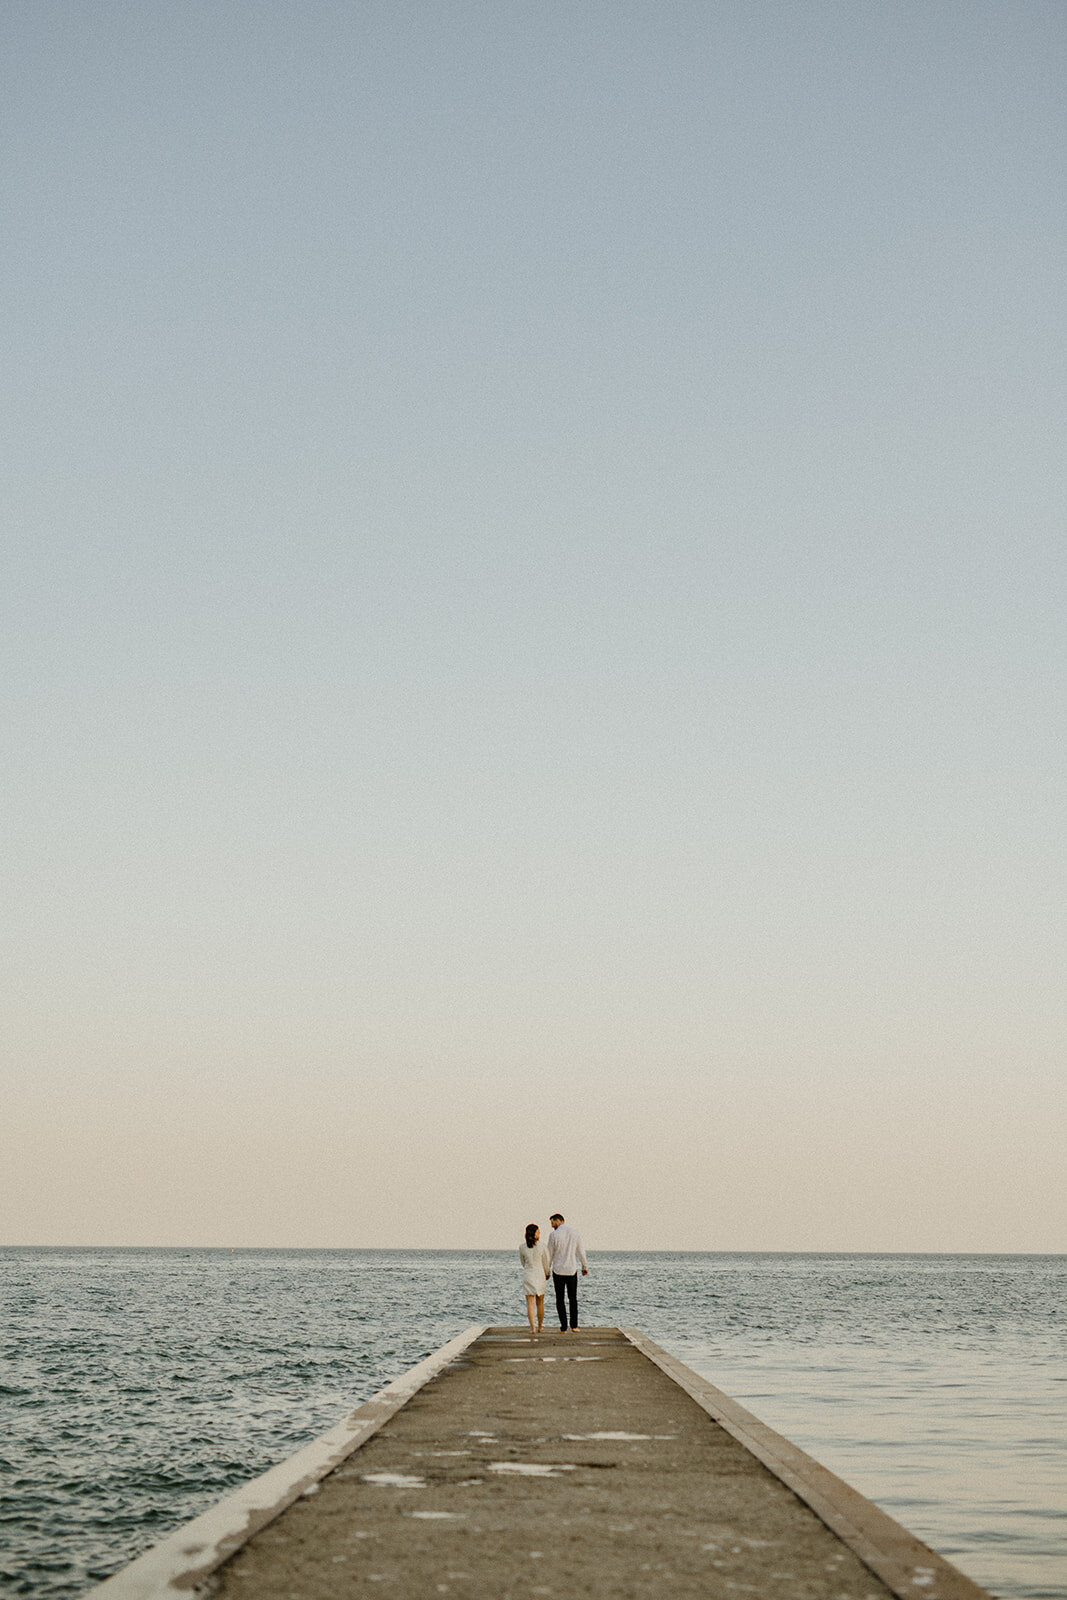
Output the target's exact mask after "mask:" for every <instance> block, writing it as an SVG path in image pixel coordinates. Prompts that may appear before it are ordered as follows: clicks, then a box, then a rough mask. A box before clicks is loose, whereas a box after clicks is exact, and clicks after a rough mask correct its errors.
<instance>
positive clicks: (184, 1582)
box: [100, 1327, 985, 1600]
mask: <svg viewBox="0 0 1067 1600" xmlns="http://www.w3.org/2000/svg"><path fill="white" fill-rule="evenodd" d="M453 1345H454V1347H456V1348H453V1346H449V1347H446V1351H447V1352H449V1354H448V1358H447V1359H446V1360H445V1361H442V1362H440V1363H439V1370H437V1371H436V1372H435V1373H432V1374H431V1376H430V1377H429V1380H428V1381H427V1380H426V1379H425V1378H423V1379H422V1380H421V1385H422V1386H421V1387H416V1388H414V1390H413V1392H410V1393H409V1394H404V1393H402V1392H401V1391H398V1392H397V1395H395V1396H394V1400H393V1401H392V1402H388V1403H385V1404H381V1403H379V1414H378V1415H377V1416H376V1417H375V1418H373V1419H372V1420H373V1429H372V1431H371V1432H369V1434H368V1435H367V1436H366V1437H365V1439H364V1440H363V1441H362V1442H359V1443H358V1444H357V1445H356V1446H355V1447H353V1445H352V1444H351V1441H349V1442H348V1443H347V1444H346V1445H344V1446H343V1447H340V1448H339V1449H338V1450H337V1451H335V1453H338V1454H340V1459H339V1461H338V1463H337V1464H335V1465H332V1467H331V1468H329V1469H325V1475H323V1470H322V1469H320V1468H316V1469H315V1470H314V1471H313V1472H312V1473H311V1475H310V1476H309V1475H308V1473H306V1472H305V1473H304V1476H303V1477H299V1475H298V1476H297V1477H296V1478H294V1477H293V1474H292V1473H290V1479H291V1483H290V1488H289V1490H288V1491H287V1495H288V1500H289V1502H291V1503H288V1504H287V1505H286V1497H285V1496H284V1495H283V1497H282V1500H281V1502H280V1504H281V1505H283V1506H284V1507H285V1508H284V1509H281V1511H280V1514H278V1504H279V1502H277V1501H276V1502H275V1505H274V1506H273V1507H272V1508H270V1509H269V1511H268V1512H267V1513H264V1512H263V1511H262V1509H261V1510H260V1511H258V1512H255V1513H248V1511H247V1506H246V1508H245V1512H243V1513H242V1515H243V1516H247V1526H244V1527H243V1531H241V1532H239V1533H238V1534H237V1535H236V1536H233V1535H232V1533H231V1535H226V1536H224V1537H223V1538H221V1539H220V1540H218V1541H217V1543H216V1546H215V1550H214V1554H212V1550H211V1530H210V1518H211V1516H212V1515H213V1514H212V1513H209V1514H207V1515H206V1516H205V1517H204V1518H200V1519H197V1522H194V1523H191V1524H189V1525H188V1530H186V1543H185V1545H184V1550H185V1557H184V1559H185V1565H186V1568H188V1569H189V1570H187V1571H184V1572H183V1571H180V1570H178V1569H179V1568H180V1566H181V1559H182V1558H181V1548H182V1547H181V1538H182V1530H179V1533H178V1534H177V1535H173V1536H172V1537H171V1539H170V1540H168V1541H166V1542H165V1545H164V1546H161V1547H159V1550H160V1552H166V1551H167V1550H168V1549H170V1551H171V1558H170V1567H169V1569H168V1568H167V1562H166V1560H163V1561H162V1564H160V1563H158V1562H157V1566H156V1568H155V1569H153V1568H152V1559H153V1552H149V1554H148V1556H146V1557H142V1558H141V1561H140V1562H135V1563H134V1564H133V1565H132V1566H131V1567H129V1568H127V1569H126V1572H125V1573H119V1574H118V1575H117V1576H116V1577H115V1578H113V1579H110V1580H109V1581H108V1582H107V1583H106V1584H103V1585H102V1586H101V1591H100V1592H101V1600H103V1597H104V1593H105V1592H106V1591H111V1595H110V1596H109V1597H108V1600H124V1597H127V1600H136V1597H138V1596H148V1595H160V1596H162V1595H164V1594H170V1595H176V1594H179V1593H184V1594H186V1595H189V1593H190V1589H191V1588H192V1587H193V1586H194V1585H195V1589H196V1593H198V1594H209V1595H213V1596H216V1597H218V1600H328V1597H329V1600H336V1597H348V1596H353V1597H355V1596H371V1595H373V1596H375V1600H387V1597H389V1596H394V1597H398V1600H401V1597H403V1600H407V1597H416V1596H417V1597H420V1600H421V1597H423V1596H429V1597H433V1596H437V1595H447V1596H452V1597H453V1600H509V1597H512V1596H514V1597H516V1600H517V1597H519V1596H522V1597H523V1600H526V1597H528V1596H532V1595H553V1596H555V1595H567V1596H588V1597H594V1596H595V1597H598V1600H601V1597H602V1600H607V1597H613V1600H614V1597H620V1600H621V1597H632V1600H637V1597H645V1600H647V1597H652V1596H663V1597H668V1596H669V1597H671V1600H674V1597H686V1596H697V1595H699V1596H701V1597H705V1600H706V1597H722V1600H726V1597H730V1600H737V1597H738V1596H744V1595H758V1596H782V1597H783V1600H784V1597H786V1596H788V1597H789V1600H883V1597H885V1596H888V1595H896V1596H898V1597H913V1596H914V1597H918V1596H920V1595H921V1596H926V1597H929V1600H977V1597H980V1596H983V1595H984V1593H985V1591H983V1590H981V1589H979V1588H978V1587H977V1585H975V1584H973V1583H972V1582H971V1581H970V1580H969V1579H967V1578H965V1577H964V1576H963V1575H962V1574H961V1573H959V1572H957V1571H956V1569H955V1568H953V1567H951V1566H950V1565H949V1564H948V1563H947V1562H945V1561H943V1560H942V1559H941V1558H940V1557H938V1556H935V1555H934V1554H933V1553H932V1552H930V1551H929V1550H927V1548H926V1547H925V1546H924V1545H921V1544H920V1543H919V1542H918V1541H917V1540H916V1539H914V1538H913V1537H912V1536H911V1535H910V1534H908V1533H907V1532H906V1531H905V1530H904V1529H903V1528H901V1527H900V1526H899V1524H897V1523H895V1522H894V1521H893V1520H892V1519H891V1518H889V1517H887V1516H886V1515H885V1514H884V1513H883V1512H881V1511H879V1510H878V1509H877V1508H876V1507H875V1506H873V1505H872V1504H871V1503H870V1502H869V1501H867V1500H865V1499H864V1498H863V1497H862V1496H861V1495H859V1494H857V1493H856V1491H854V1490H851V1489H849V1487H848V1486H847V1485H846V1484H844V1483H842V1482H841V1480H840V1479H837V1478H835V1477H834V1476H833V1474H831V1473H829V1472H827V1471H826V1470H825V1469H824V1468H821V1467H819V1466H818V1465H817V1463H815V1462H814V1461H812V1460H811V1459H810V1457H807V1456H805V1455H804V1453H803V1452H802V1451H800V1450H798V1449H797V1448H796V1447H795V1446H792V1445H790V1444H789V1443H788V1441H786V1440H784V1439H782V1438H781V1437H780V1436H779V1435H777V1434H775V1433H773V1432H772V1430H770V1429H768V1428H765V1427H764V1426H763V1425H762V1424H760V1423H759V1422H758V1421H757V1420H756V1419H755V1418H754V1417H751V1416H750V1415H749V1413H747V1412H745V1411H744V1410H743V1408H741V1407H740V1406H738V1405H737V1404H736V1403H735V1402H732V1401H730V1400H728V1399H727V1397H726V1396H724V1395H721V1394H720V1393H719V1391H718V1390H715V1389H714V1388H713V1387H712V1386H711V1385H710V1384H707V1383H705V1382H704V1380H702V1379H700V1378H699V1377H698V1376H697V1375H696V1374H695V1373H692V1372H690V1370H689V1369H688V1368H686V1367H683V1366H682V1365H681V1364H680V1363H678V1362H675V1361H673V1359H672V1358H671V1357H670V1356H668V1355H667V1354H666V1352H663V1351H660V1350H659V1349H658V1347H657V1346H655V1345H653V1344H652V1343H651V1341H648V1340H647V1339H644V1338H643V1336H641V1335H639V1334H637V1333H636V1331H633V1330H627V1331H626V1332H624V1331H622V1330H620V1329H617V1328H583V1329H581V1330H578V1331H576V1332H573V1333H570V1334H566V1335H561V1334H559V1333H555V1332H552V1333H549V1332H546V1333H544V1334H543V1335H541V1336H540V1337H539V1338H538V1339H537V1340H532V1339H531V1338H530V1337H529V1334H528V1333H524V1332H523V1331H522V1330H521V1329H519V1328H507V1327H494V1328H488V1329H485V1330H471V1335H470V1337H469V1340H463V1339H460V1340H456V1341H454V1342H453ZM442 1354H444V1352H443V1353H442ZM414 1370H415V1371H416V1372H418V1371H419V1369H414ZM388 1393H389V1391H385V1392H383V1394H384V1395H387V1394H388ZM381 1399H382V1397H379V1402H380V1401H381ZM375 1403H376V1402H374V1401H372V1402H370V1403H369V1406H368V1407H364V1408H361V1410H360V1411H357V1412H356V1413H354V1414H353V1418H352V1419H349V1422H350V1425H351V1424H353V1423H355V1421H356V1419H358V1418H359V1417H360V1416H361V1414H362V1413H364V1412H368V1413H369V1409H370V1408H372V1407H373V1406H374V1405H375ZM383 1419H384V1420H383ZM324 1437H325V1438H330V1437H331V1436H324ZM303 1454H306V1452H305V1453H303ZM301 1459H302V1458H301V1457H295V1458H293V1460H294V1463H299V1462H300V1461H301ZM305 1464H306V1463H305ZM284 1465H285V1464H283V1467H284ZM282 1472H283V1469H282V1468H275V1469H274V1474H279V1473H282ZM271 1476H272V1475H271V1474H267V1475H265V1476H264V1478H263V1479H262V1480H259V1481H260V1482H261V1483H264V1484H266V1483H267V1482H268V1480H269V1479H270V1478H271ZM280 1481H281V1480H280V1479H279V1480H278V1481H277V1482H276V1484H275V1488H276V1489H277V1486H278V1482H280ZM294 1495H295V1496H296V1497H295V1498H294V1497H293V1496H294ZM268 1498H269V1496H268ZM238 1499H239V1497H238V1496H235V1497H233V1502H234V1504H236V1503H237V1501H238ZM262 1499H263V1497H262V1496H261V1500H262ZM265 1503H266V1502H265V1501H264V1504H265ZM225 1505H226V1503H224V1506H223V1507H220V1508H218V1510H219V1511H223V1510H224V1508H225ZM813 1506H814V1507H815V1508H816V1509H812V1507H813ZM816 1510H817V1511H818V1514H816ZM222 1520H223V1522H224V1521H225V1520H226V1519H225V1517H224V1518H223V1519H222ZM229 1520H230V1523H231V1526H235V1525H236V1524H235V1522H234V1517H233V1515H232V1514H231V1516H230V1519H229ZM238 1521H240V1518H238ZM201 1525H202V1527H201ZM220 1526H221V1524H220ZM198 1528H200V1529H201V1531H200V1534H199V1536H197V1535H196V1534H195V1533H194V1530H197V1529H198ZM257 1529H258V1531H255V1530H257ZM250 1532H251V1537H249V1533H250ZM189 1535H193V1537H191V1538H190V1537H189ZM175 1551H177V1552H178V1555H177V1566H175ZM231 1551H232V1553H231ZM227 1557H228V1559H227ZM198 1562H200V1563H201V1566H200V1569H199V1570H197V1564H198ZM219 1562H221V1564H219ZM139 1569H141V1571H142V1574H143V1581H141V1582H140V1585H138V1578H137V1574H138V1570H139ZM211 1569H213V1570H211ZM153 1572H154V1576H153Z"/></svg>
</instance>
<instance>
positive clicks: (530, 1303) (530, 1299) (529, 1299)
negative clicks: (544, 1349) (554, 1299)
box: [526, 1294, 545, 1333]
mask: <svg viewBox="0 0 1067 1600" xmlns="http://www.w3.org/2000/svg"><path fill="white" fill-rule="evenodd" d="M538 1309H539V1311H540V1313H541V1317H542V1320H543V1319H544V1315H545V1305H544V1299H543V1298H542V1299H541V1300H539V1301H538ZM526 1315H527V1316H528V1317H529V1319H530V1332H531V1333H536V1332H537V1329H536V1327H535V1326H534V1296H533V1295H532V1294H528V1295H527V1296H526Z"/></svg>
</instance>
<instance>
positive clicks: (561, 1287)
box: [552, 1272, 578, 1333]
mask: <svg viewBox="0 0 1067 1600" xmlns="http://www.w3.org/2000/svg"><path fill="white" fill-rule="evenodd" d="M552 1285H553V1288H554V1289H555V1291H556V1310H557V1312H558V1313H559V1325H560V1327H561V1328H562V1329H563V1331H564V1333H566V1331H567V1307H566V1305H565V1304H564V1301H563V1296H564V1295H566V1296H567V1299H568V1300H569V1301H570V1306H571V1327H572V1328H576V1327H577V1326H578V1274H577V1273H576V1272H568V1273H562V1272H554V1273H553V1274H552Z"/></svg>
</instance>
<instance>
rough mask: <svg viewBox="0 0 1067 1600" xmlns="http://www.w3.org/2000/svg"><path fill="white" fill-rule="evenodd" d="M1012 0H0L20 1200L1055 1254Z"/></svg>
mask: <svg viewBox="0 0 1067 1600" xmlns="http://www.w3.org/2000/svg"><path fill="white" fill-rule="evenodd" d="M1065 68H1067V9H1065V8H1064V6H1063V5H1062V4H1061V3H1060V0H1051V3H1045V0H1025V3H1022V0H1020V3H1012V0H1001V3H991V0H940V3H938V4H937V5H931V4H928V3H927V0H896V3H894V4H892V5H886V4H884V3H882V0H801V3H799V4H798V3H796V0H788V3H774V0H768V3H766V4H760V5H752V4H751V0H702V3H694V0H647V3H646V0H613V3H611V4H607V3H605V0H583V3H581V4H576V3H569V4H565V3H548V4H542V5H538V6H536V7H535V6H526V5H516V4H507V5H505V4H500V3H499V0H497V3H494V4H489V3H479V0H441V3H434V4H428V3H423V4H414V3H408V0H358V3H354V0H300V3H299V4H298V3H296V0H254V3H253V0H228V3H227V4H226V5H224V6H220V5H218V4H217V3H215V0H183V4H181V5H178V6H175V5H172V4H169V3H168V4H163V3H160V0H80V3H74V0H7V3H6V4H5V5H4V7H3V10H2V15H0V157H2V159H0V216H2V218H3V225H2V229H0V290H2V295H3V305H4V313H3V335H2V338H3V354H2V360H0V422H2V428H3V437H4V440H5V444H4V449H3V457H4V461H3V465H2V469H0V485H2V486H0V515H2V523H3V525H4V527H5V528H6V533H5V534H4V539H3V543H4V552H5V553H4V556H3V564H2V565H3V580H2V585H0V590H2V592H0V680H2V681H0V700H2V705H3V728H4V733H3V764H4V770H5V774H6V776H5V780H4V784H3V795H2V802H0V805H2V823H3V837H4V844H3V851H2V855H3V865H2V895H3V903H4V906H5V914H4V918H3V971H4V982H3V985H2V996H0V1049H2V1062H0V1106H2V1109H0V1243H11V1244H130V1245H137V1244H150V1245H218V1246H235V1245H260V1246H309V1247H310V1246H329V1247H344V1246H382V1247H390V1246H391V1247H397V1248H401V1247H413V1246H431V1247H442V1248H443V1247H463V1248H487V1247H500V1248H503V1247H510V1246H511V1245H512V1244H514V1243H517V1240H518V1237H519V1231H520V1229H521V1227H522V1225H523V1224H524V1223H526V1222H527V1221H529V1220H533V1219H535V1218H536V1219H538V1220H539V1221H540V1222H541V1223H542V1225H544V1223H545V1222H546V1220H547V1217H548V1214H549V1212H550V1211H553V1210H557V1209H559V1210H562V1211H563V1212H565V1213H566V1215H567V1217H568V1219H569V1220H571V1221H574V1222H576V1223H577V1224H578V1225H579V1226H580V1228H581V1229H582V1232H583V1234H584V1236H585V1239H586V1242H587V1245H588V1246H589V1247H590V1249H591V1250H595V1249H597V1248H600V1249H608V1248H617V1249H643V1248H662V1249H695V1250H748V1249H752V1250H921V1251H937V1250H961V1251H972V1250H973V1251H1002V1250H1003V1251H1034V1252H1044V1251H1062V1250H1065V1249H1067V1185H1065V1184H1064V1181H1063V1150H1064V1147H1065V1142H1067V1074H1065V1071H1064V1053H1063V1043H1064V1039H1063V1034H1064V1026H1063V1024H1064V1008H1063V954H1064V943H1063V923H1062V918H1061V908H1062V902H1063V888H1064V884H1063V871H1062V862H1063V857H1062V818H1063V808H1064V799H1065V782H1064V779H1065V760H1064V746H1063V740H1062V728H1063V704H1064V701H1063V687H1064V671H1063V668H1064V651H1063V630H1062V618H1063V599H1064V583H1063V579H1064V568H1063V537H1062V535H1063V527H1064V509H1065V497H1064V474H1063V439H1064V436H1065V426H1064V424H1065V418H1064V359H1063V358H1064V326H1063V297H1062V286H1063V282H1064V280H1065V260H1064V256H1065V251H1064V245H1065V240H1067V226H1065V215H1064V205H1063V175H1064V154H1065V151H1064V138H1063V134H1064V128H1063V120H1062V88H1063V82H1064V80H1065Z"/></svg>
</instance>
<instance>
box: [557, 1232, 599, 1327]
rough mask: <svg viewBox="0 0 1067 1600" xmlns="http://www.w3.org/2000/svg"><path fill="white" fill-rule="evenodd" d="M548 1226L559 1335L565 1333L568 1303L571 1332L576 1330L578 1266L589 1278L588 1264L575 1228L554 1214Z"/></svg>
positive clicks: (580, 1238) (584, 1275)
mask: <svg viewBox="0 0 1067 1600" xmlns="http://www.w3.org/2000/svg"><path fill="white" fill-rule="evenodd" d="M548 1220H549V1222H551V1224H552V1232H551V1233H550V1234H549V1236H548V1261H549V1265H550V1266H551V1268H552V1287H553V1288H554V1289H555V1291H556V1310H557V1312H558V1313H559V1326H560V1332H561V1333H566V1332H567V1307H566V1305H565V1303H564V1296H566V1299H567V1300H568V1301H569V1302H570V1312H571V1328H572V1330H573V1329H574V1328H576V1327H577V1326H578V1263H579V1261H580V1262H581V1264H582V1277H583V1278H587V1277H588V1276H589V1263H588V1262H587V1261H586V1259H585V1251H584V1250H583V1249H582V1236H581V1234H580V1233H579V1232H578V1229H577V1228H569V1227H568V1226H567V1224H566V1223H565V1222H564V1220H563V1217H562V1216H561V1215H560V1213H559V1212H558V1211H557V1212H555V1213H554V1214H553V1215H552V1216H551V1217H549V1219H548Z"/></svg>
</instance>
